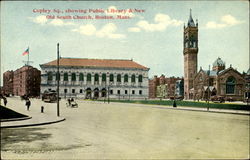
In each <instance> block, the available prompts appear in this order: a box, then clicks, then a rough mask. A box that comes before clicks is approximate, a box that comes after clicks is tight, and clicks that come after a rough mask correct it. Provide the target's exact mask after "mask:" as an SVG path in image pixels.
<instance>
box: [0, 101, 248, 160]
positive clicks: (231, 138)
mask: <svg viewBox="0 0 250 160" xmlns="http://www.w3.org/2000/svg"><path fill="white" fill-rule="evenodd" d="M8 101H9V103H8V105H9V106H11V105H13V104H16V106H15V107H19V110H22V109H20V108H23V110H25V107H24V105H23V102H21V101H20V99H18V98H8ZM77 103H78V104H79V107H78V108H70V107H66V105H65V104H66V100H61V101H60V115H61V116H62V117H65V118H66V120H65V121H63V122H60V123H55V124H51V125H44V126H37V127H25V128H13V129H1V156H2V158H3V159H136V158H137V159H201V158H206V159H207V158H222V159H229V158H234V159H236V158H244V159H246V158H249V116H247V115H233V114H222V113H207V112H196V111H182V110H174V109H173V110H172V109H163V108H154V107H151V106H150V105H142V104H122V103H110V104H107V103H103V102H94V101H83V100H77ZM31 104H32V105H31V110H33V111H34V110H36V112H39V109H40V106H41V105H44V107H45V114H47V113H48V112H50V113H49V114H50V115H51V116H56V103H44V102H42V101H41V100H38V99H32V100H31ZM25 112H26V111H23V113H25Z"/></svg>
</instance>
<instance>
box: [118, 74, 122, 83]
mask: <svg viewBox="0 0 250 160" xmlns="http://www.w3.org/2000/svg"><path fill="white" fill-rule="evenodd" d="M117 82H121V75H120V74H118V75H117Z"/></svg>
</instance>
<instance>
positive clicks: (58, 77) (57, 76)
mask: <svg viewBox="0 0 250 160" xmlns="http://www.w3.org/2000/svg"><path fill="white" fill-rule="evenodd" d="M56 80H59V81H60V73H58V72H56Z"/></svg>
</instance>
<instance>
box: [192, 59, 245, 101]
mask: <svg viewBox="0 0 250 160" xmlns="http://www.w3.org/2000/svg"><path fill="white" fill-rule="evenodd" d="M218 60H219V61H220V60H221V59H220V58H218V59H217V60H216V61H215V62H218ZM222 62H223V61H222ZM224 64H225V63H224V62H223V63H221V64H218V63H214V64H213V69H212V70H211V71H209V70H208V71H205V70H203V69H202V68H201V69H200V71H199V72H198V73H197V74H196V75H195V78H194V84H195V85H194V88H193V90H192V91H191V92H190V99H203V100H208V99H211V98H213V97H215V96H217V97H223V98H225V100H243V97H244V96H243V95H244V90H245V79H244V76H243V74H241V73H239V72H238V71H237V70H235V69H234V68H232V67H231V66H230V67H229V68H227V69H225V65H224Z"/></svg>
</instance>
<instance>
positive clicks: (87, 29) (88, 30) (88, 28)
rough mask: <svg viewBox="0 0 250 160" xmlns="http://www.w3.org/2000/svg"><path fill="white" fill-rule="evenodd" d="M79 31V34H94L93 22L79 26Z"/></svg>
mask: <svg viewBox="0 0 250 160" xmlns="http://www.w3.org/2000/svg"><path fill="white" fill-rule="evenodd" d="M79 32H80V33H81V34H84V35H87V36H91V35H94V34H95V32H96V28H95V26H94V25H93V24H86V25H82V26H80V28H79Z"/></svg>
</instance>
